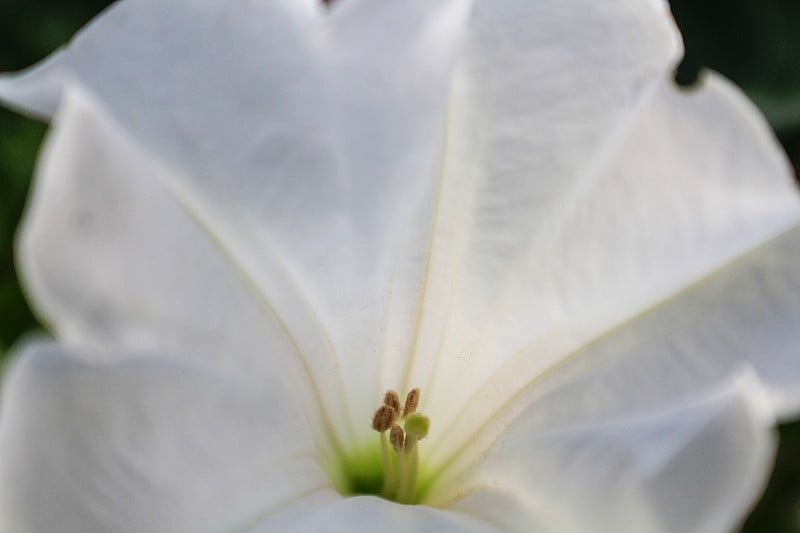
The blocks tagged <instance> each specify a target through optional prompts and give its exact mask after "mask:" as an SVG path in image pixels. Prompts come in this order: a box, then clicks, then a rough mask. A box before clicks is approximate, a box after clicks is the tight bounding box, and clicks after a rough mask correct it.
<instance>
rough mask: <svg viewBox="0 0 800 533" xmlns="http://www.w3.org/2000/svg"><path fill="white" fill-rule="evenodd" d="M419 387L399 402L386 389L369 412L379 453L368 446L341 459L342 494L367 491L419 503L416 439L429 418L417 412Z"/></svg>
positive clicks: (423, 433)
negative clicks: (374, 408) (344, 481)
mask: <svg viewBox="0 0 800 533" xmlns="http://www.w3.org/2000/svg"><path fill="white" fill-rule="evenodd" d="M419 401H420V390H419V389H416V388H415V389H412V390H411V391H409V393H408V394H407V395H406V399H405V402H404V403H403V404H402V405H401V403H400V396H399V395H398V394H397V392H395V391H393V390H389V391H387V392H386V394H384V397H383V403H382V404H381V405H380V406H379V407H378V409H377V410H376V411H375V414H374V415H373V416H372V429H374V430H375V431H376V432H378V435H379V443H380V447H379V450H380V452H379V453H376V452H377V448H376V447H375V446H369V447H367V448H366V449H364V450H362V452H361V453H359V454H357V455H356V456H353V457H351V458H350V460H349V461H346V462H345V465H346V466H345V468H344V470H345V471H344V472H343V474H344V478H345V479H346V487H343V489H344V490H343V491H342V492H343V493H345V494H346V495H358V494H370V495H374V496H380V497H382V498H385V499H387V500H392V501H396V502H398V503H403V504H415V503H419V502H420V499H421V494H420V493H421V491H420V485H421V483H420V475H419V470H420V465H419V441H421V440H422V439H424V438H425V437H427V436H428V431H429V429H430V420H429V419H428V417H427V416H425V415H423V414H421V413H419V412H417V408H418V407H419Z"/></svg>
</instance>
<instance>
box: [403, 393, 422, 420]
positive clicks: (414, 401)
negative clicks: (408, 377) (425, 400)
mask: <svg viewBox="0 0 800 533" xmlns="http://www.w3.org/2000/svg"><path fill="white" fill-rule="evenodd" d="M419 395H420V392H419V389H417V388H414V389H411V390H410V391H408V394H407V395H406V404H405V406H404V407H403V417H406V416H408V415H410V414H411V413H416V412H417V407H418V406H419Z"/></svg>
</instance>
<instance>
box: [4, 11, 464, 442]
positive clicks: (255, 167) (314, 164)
mask: <svg viewBox="0 0 800 533" xmlns="http://www.w3.org/2000/svg"><path fill="white" fill-rule="evenodd" d="M468 6H469V2H468V1H467V0H446V1H442V2H436V3H431V2H429V1H427V0H413V1H407V2H402V3H398V2H390V1H382V2H374V1H362V0H351V1H348V2H341V3H339V4H338V5H336V4H335V5H334V6H333V7H332V8H331V11H330V13H329V14H327V15H324V16H323V14H322V12H316V13H312V12H309V10H308V9H305V8H296V7H295V3H294V0H283V1H271V2H260V1H259V2H256V1H248V2H243V3H242V4H241V5H240V6H237V9H235V10H232V9H230V6H228V5H227V4H226V3H224V2H218V1H216V0H213V1H211V0H204V1H200V2H197V1H192V2H188V1H175V2H166V3H165V2H161V1H156V0H129V1H126V2H122V3H119V4H117V5H116V6H115V7H114V8H112V9H111V10H110V11H109V12H107V13H106V14H105V15H103V16H101V17H100V18H99V19H98V20H96V21H95V22H94V23H93V24H92V25H90V26H89V27H88V28H87V29H86V30H85V31H84V32H82V33H81V35H79V36H78V37H77V38H76V39H75V41H74V42H73V43H72V45H71V46H70V47H69V48H68V49H66V50H65V51H64V52H62V53H61V54H60V56H58V57H55V58H52V59H51V60H50V61H49V62H48V63H46V64H45V65H43V66H42V67H41V68H39V69H38V70H36V71H34V72H32V73H30V74H28V75H23V76H21V77H19V78H16V79H13V78H12V79H6V80H5V81H4V82H2V83H0V95H4V96H5V98H7V99H8V100H10V101H13V102H16V103H17V104H19V105H26V104H30V105H34V107H35V108H36V109H38V110H40V111H41V110H44V111H49V110H50V108H51V107H52V105H51V102H52V101H53V100H57V98H58V96H57V94H55V95H54V94H52V92H53V88H58V87H60V86H61V85H63V83H64V80H65V79H69V78H78V79H79V80H80V81H81V82H82V83H84V84H85V85H87V86H88V87H89V89H90V90H91V91H92V92H93V93H94V94H96V95H97V96H98V98H99V99H100V100H101V101H102V102H103V103H104V105H105V106H107V107H108V108H109V110H110V111H111V113H112V114H113V115H114V116H115V117H116V118H117V119H118V120H119V121H120V123H122V124H124V125H125V127H126V129H129V130H130V131H131V133H132V135H133V137H134V138H135V139H136V140H137V141H138V142H139V143H141V144H142V145H143V146H144V147H145V148H146V149H148V150H149V151H151V152H153V153H154V154H157V155H158V156H159V157H160V158H162V159H164V160H165V161H167V162H168V163H169V164H170V165H173V166H174V167H176V168H177V169H178V170H179V171H180V174H181V175H182V176H184V177H185V183H182V187H183V188H185V189H186V191H188V192H187V194H191V195H196V196H197V198H198V203H200V204H202V205H203V207H202V209H199V210H198V212H197V213H198V216H199V217H200V218H201V219H202V221H203V223H204V224H205V225H206V226H208V227H211V228H214V232H215V233H216V234H218V235H219V236H220V239H221V240H223V241H224V242H225V244H226V247H227V248H228V250H229V251H230V253H231V254H232V255H233V256H234V257H235V258H236V260H237V262H238V263H239V264H240V265H242V266H243V268H244V269H245V270H246V271H247V272H248V275H249V277H250V278H251V281H253V282H254V283H255V285H256V286H257V287H258V288H259V290H260V291H261V292H262V293H263V294H264V295H265V297H266V298H267V299H268V300H269V302H270V305H271V306H272V307H273V308H274V309H275V311H276V314H278V315H280V317H281V318H282V320H283V322H284V326H285V329H286V330H287V332H288V334H289V335H290V336H291V337H292V338H293V342H295V343H296V344H297V345H298V346H299V349H301V350H302V351H303V352H305V353H308V354H315V355H313V357H315V362H313V363H311V364H310V365H309V366H310V367H311V369H312V371H314V372H316V374H317V375H318V377H319V379H318V381H330V378H329V375H330V374H331V372H334V374H335V373H336V372H337V370H336V369H341V372H343V373H344V374H345V376H344V379H345V382H346V385H347V386H346V387H345V388H346V389H347V390H346V393H347V396H348V399H349V403H350V406H351V410H352V411H354V418H356V419H363V418H365V417H366V416H368V414H369V412H368V411H369V410H370V409H371V408H372V404H373V402H374V401H375V400H376V399H377V398H380V393H381V392H382V391H379V390H378V389H379V387H380V384H379V383H378V380H377V379H376V375H377V373H378V367H379V364H380V357H379V354H380V353H381V351H382V350H383V346H382V338H381V335H382V331H383V330H384V322H385V320H384V317H385V316H386V315H387V313H388V312H387V306H388V303H387V301H388V300H389V298H390V285H391V283H392V280H393V278H394V277H402V278H403V279H404V280H407V281H404V282H403V286H404V287H408V288H409V290H408V291H407V292H406V291H403V290H397V291H394V293H393V294H394V295H395V296H397V295H401V296H400V298H399V299H400V300H401V301H399V302H397V303H396V305H394V304H393V308H394V309H395V311H394V313H395V314H398V313H402V317H401V318H398V319H397V320H398V321H400V322H403V323H413V315H414V314H415V313H416V312H417V311H418V309H417V307H416V305H412V304H416V303H417V302H418V300H419V299H418V296H417V293H418V290H419V286H420V283H419V278H420V277H421V275H422V273H421V266H422V265H424V261H421V260H420V256H421V255H422V254H423V253H424V251H425V250H426V249H427V237H428V228H429V227H430V224H429V223H428V222H427V220H428V219H430V216H431V212H432V210H433V208H432V204H433V202H434V199H435V188H436V181H435V180H434V179H431V178H432V177H434V176H435V175H436V173H437V172H438V170H439V164H440V161H439V157H440V155H441V153H440V152H441V150H440V147H441V144H442V123H443V115H444V107H445V97H446V94H447V89H448V86H449V79H450V71H451V66H452V64H453V62H454V57H455V52H456V50H457V49H458V45H459V43H460V36H461V33H462V32H461V30H462V21H463V19H464V17H465V15H466V13H467V8H468ZM143 43H144V44H143ZM149 43H153V44H152V46H151V45H150V44H149ZM153 80H158V82H157V83H154V82H153ZM40 93H47V94H48V97H47V98H40ZM40 102H44V104H40ZM45 104H46V105H45ZM412 222H413V223H412ZM409 242H410V243H411V244H410V245H409V244H408V243H409ZM409 248H410V249H409ZM401 274H402V275H401ZM308 325H313V326H314V328H315V331H310V330H309V329H310V328H309V327H308ZM330 401H332V402H337V401H338V396H337V395H333V397H332V398H331V399H330ZM364 430H365V431H368V427H367V425H364Z"/></svg>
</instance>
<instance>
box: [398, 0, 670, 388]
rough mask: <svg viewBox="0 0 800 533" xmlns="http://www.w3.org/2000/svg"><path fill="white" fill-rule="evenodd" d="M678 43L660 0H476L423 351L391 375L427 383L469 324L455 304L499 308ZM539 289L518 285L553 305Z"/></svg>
mask: <svg viewBox="0 0 800 533" xmlns="http://www.w3.org/2000/svg"><path fill="white" fill-rule="evenodd" d="M680 52H681V45H680V37H679V36H678V33H677V29H676V28H675V26H674V24H673V22H672V20H671V18H670V16H669V12H668V7H667V4H666V2H662V1H660V0H633V1H629V0H612V1H605V2H595V1H592V0H567V1H536V2H531V1H529V0H479V1H476V2H475V5H474V8H473V13H472V17H471V19H470V26H469V30H468V34H467V43H466V47H465V51H464V53H463V54H462V57H461V58H460V62H459V65H458V68H457V71H456V74H455V79H454V88H453V93H452V95H451V100H450V105H449V109H448V129H447V151H446V154H445V155H446V159H445V165H444V169H443V171H444V177H443V179H444V182H443V184H442V198H441V200H440V202H439V206H438V207H439V213H438V216H437V219H436V226H435V230H436V232H435V234H434V237H433V239H434V240H433V244H432V247H431V254H432V256H431V258H430V266H429V268H428V281H427V284H426V294H425V301H424V306H423V307H422V309H423V310H422V311H421V312H422V313H425V314H426V316H424V317H423V318H424V320H423V322H422V324H420V326H419V327H418V330H417V332H416V335H417V340H416V345H415V346H414V347H413V348H414V350H415V353H416V359H415V360H414V361H413V362H412V365H413V368H402V367H401V368H399V369H395V368H391V367H390V368H389V370H388V371H387V375H388V376H392V375H393V374H394V375H396V374H401V375H402V374H404V373H405V374H406V382H405V383H404V385H405V386H408V385H419V386H423V387H425V385H426V383H427V381H428V379H429V377H428V376H429V374H430V373H431V372H432V371H435V369H434V367H435V360H436V357H435V352H436V351H439V350H440V348H441V342H442V341H443V338H444V337H447V336H453V335H460V334H461V333H462V332H461V331H453V329H454V328H456V329H458V328H460V325H459V324H455V325H451V321H452V318H453V317H452V315H467V316H465V317H463V318H462V317H456V318H455V321H456V322H458V321H461V320H470V321H471V322H473V324H471V326H470V327H471V329H472V331H474V332H475V334H476V335H478V336H483V331H481V330H482V328H478V329H476V328H475V327H474V324H481V325H483V324H486V323H491V322H492V321H494V320H495V318H494V317H493V316H492V315H493V314H494V313H495V312H496V311H497V309H496V308H497V305H496V304H494V303H493V302H492V300H493V299H498V298H501V297H503V295H504V294H505V293H507V292H515V291H516V292H519V290H518V289H517V288H516V287H515V288H513V289H508V288H507V286H508V285H507V282H508V281H509V279H510V277H511V275H512V274H513V273H514V271H518V270H519V269H520V266H519V263H523V262H530V261H531V259H530V258H529V253H530V251H531V248H532V247H534V246H536V241H537V237H538V235H539V233H540V232H541V228H542V224H543V223H544V222H545V220H546V219H547V218H549V217H551V216H552V214H553V212H558V211H559V210H560V209H562V204H563V201H564V196H568V195H569V194H570V192H571V190H572V188H574V187H575V184H576V182H578V181H580V180H581V179H582V178H584V177H585V176H586V175H587V174H588V173H590V172H592V170H593V169H594V167H596V166H597V165H598V164H600V163H601V162H602V161H604V159H605V158H606V157H607V154H608V153H609V152H611V151H612V150H614V149H615V148H616V146H617V145H618V144H619V139H620V137H621V136H622V135H624V133H625V132H626V130H627V128H628V127H629V123H630V122H631V120H632V119H633V118H634V117H635V115H636V112H637V109H638V107H639V106H640V105H641V102H642V101H643V100H644V99H645V98H647V97H648V95H649V94H650V93H651V92H652V90H653V87H654V85H657V84H658V83H660V80H661V77H662V76H663V74H664V73H665V72H667V71H669V70H670V69H671V68H672V66H673V65H674V64H675V62H676V61H677V59H678V57H679V55H680ZM541 260H543V258H536V261H541ZM461 265H465V266H466V271H465V272H462V271H461V268H460V267H461ZM524 277H525V276H524V275H523V276H522V278H523V279H524ZM460 291H467V292H468V293H470V294H467V295H466V298H464V300H465V301H459V300H458V299H457V297H454V296H453V294H455V295H457V294H458V293H459V292H460ZM531 292H532V291H524V294H520V296H523V295H524V297H525V299H526V302H527V305H547V304H546V303H541V302H533V301H532V300H531V298H530V297H531V296H534V295H532V294H531ZM535 296H536V297H540V296H539V295H535ZM465 306H466V307H465ZM431 308H434V310H432V311H431V310H430V309H431ZM440 308H441V309H440ZM509 311H510V310H509ZM515 314H519V313H517V312H516V310H515V311H512V312H510V313H508V315H509V316H502V320H503V321H506V322H507V321H509V320H514V319H513V318H511V315H515ZM473 315H481V316H479V317H475V316H473ZM519 318H520V319H522V320H525V319H524V318H523V317H522V316H520V317H519ZM526 322H529V321H526ZM537 326H538V325H536V324H531V323H528V324H527V326H526V327H528V328H533V327H537ZM486 341H487V342H493V341H494V338H492V337H489V338H486ZM390 344H399V343H398V342H397V341H395V342H393V343H390ZM481 348H483V347H481ZM497 348H499V349H501V350H503V349H504V347H501V346H498V347H497ZM476 351H482V350H479V349H478V348H476V347H472V346H469V345H468V343H464V345H462V346H460V347H458V353H455V354H453V353H451V355H453V356H454V357H458V358H459V359H460V360H463V359H464V358H471V359H474V358H477V357H485V355H484V354H479V353H475V352H476ZM458 366H463V365H458ZM447 367H448V370H450V368H449V367H450V365H447ZM442 371H444V369H443V368H442ZM409 374H410V375H409Z"/></svg>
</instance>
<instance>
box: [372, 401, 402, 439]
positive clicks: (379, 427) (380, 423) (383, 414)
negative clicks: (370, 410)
mask: <svg viewBox="0 0 800 533" xmlns="http://www.w3.org/2000/svg"><path fill="white" fill-rule="evenodd" d="M396 419H397V411H395V410H394V408H393V407H392V406H390V405H381V406H380V407H378V410H377V411H375V414H374V415H373V416H372V429H374V430H375V431H377V432H379V433H383V432H384V431H386V430H387V429H389V428H391V427H392V424H394V421H395V420H396Z"/></svg>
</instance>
